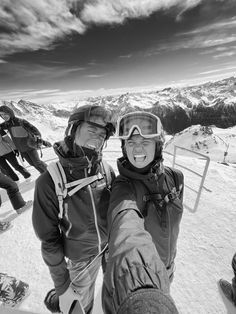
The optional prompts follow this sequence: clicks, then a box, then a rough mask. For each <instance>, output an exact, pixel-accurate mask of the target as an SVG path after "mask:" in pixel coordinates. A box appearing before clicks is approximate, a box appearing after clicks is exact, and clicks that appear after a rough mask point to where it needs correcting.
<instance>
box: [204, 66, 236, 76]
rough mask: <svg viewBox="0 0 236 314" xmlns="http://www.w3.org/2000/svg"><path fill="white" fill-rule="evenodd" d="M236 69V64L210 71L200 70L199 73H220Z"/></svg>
mask: <svg viewBox="0 0 236 314" xmlns="http://www.w3.org/2000/svg"><path fill="white" fill-rule="evenodd" d="M234 69H236V66H229V67H224V68H219V69H214V70H210V71H204V72H200V73H198V75H208V74H212V73H219V72H220V73H222V72H228V71H233V70H234Z"/></svg>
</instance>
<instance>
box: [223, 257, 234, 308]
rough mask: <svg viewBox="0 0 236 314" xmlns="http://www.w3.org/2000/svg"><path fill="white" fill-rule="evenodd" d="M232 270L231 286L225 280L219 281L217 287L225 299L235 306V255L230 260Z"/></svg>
mask: <svg viewBox="0 0 236 314" xmlns="http://www.w3.org/2000/svg"><path fill="white" fill-rule="evenodd" d="M232 268H233V272H234V277H233V279H232V284H230V283H229V282H228V281H227V280H224V279H220V281H219V285H220V288H221V289H222V291H223V293H224V295H225V296H226V297H227V299H228V300H229V301H231V302H232V303H233V304H234V305H235V306H236V253H235V254H234V256H233V259H232Z"/></svg>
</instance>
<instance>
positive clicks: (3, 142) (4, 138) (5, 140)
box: [0, 129, 16, 156]
mask: <svg viewBox="0 0 236 314" xmlns="http://www.w3.org/2000/svg"><path fill="white" fill-rule="evenodd" d="M14 150H16V147H15V145H14V143H13V142H12V140H11V138H10V136H8V135H7V134H6V132H5V131H4V130H1V129H0V156H4V155H6V154H9V153H11V152H13V151H14Z"/></svg>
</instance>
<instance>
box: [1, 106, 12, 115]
mask: <svg viewBox="0 0 236 314" xmlns="http://www.w3.org/2000/svg"><path fill="white" fill-rule="evenodd" d="M1 112H4V113H6V114H9V116H10V117H11V118H14V117H15V114H14V111H13V110H12V109H11V108H9V107H7V106H5V105H3V106H0V113H1Z"/></svg>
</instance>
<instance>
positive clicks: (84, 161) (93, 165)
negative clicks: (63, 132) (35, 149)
mask: <svg viewBox="0 0 236 314" xmlns="http://www.w3.org/2000/svg"><path fill="white" fill-rule="evenodd" d="M53 148H54V151H55V153H56V155H57V156H58V158H59V161H60V162H61V164H62V166H63V167H64V168H67V169H68V170H69V173H70V174H71V176H72V177H75V179H78V178H77V176H78V172H80V174H81V170H83V173H84V169H87V170H88V173H89V175H94V174H96V173H97V172H98V169H99V168H98V167H99V164H100V161H101V156H98V155H97V154H96V153H93V151H91V150H90V151H91V152H90V154H88V152H87V151H86V155H84V154H82V152H83V151H82V150H81V152H80V153H77V154H76V155H75V154H74V153H73V150H72V142H71V139H70V138H65V140H64V141H61V142H56V143H55V144H54V145H53Z"/></svg>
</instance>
